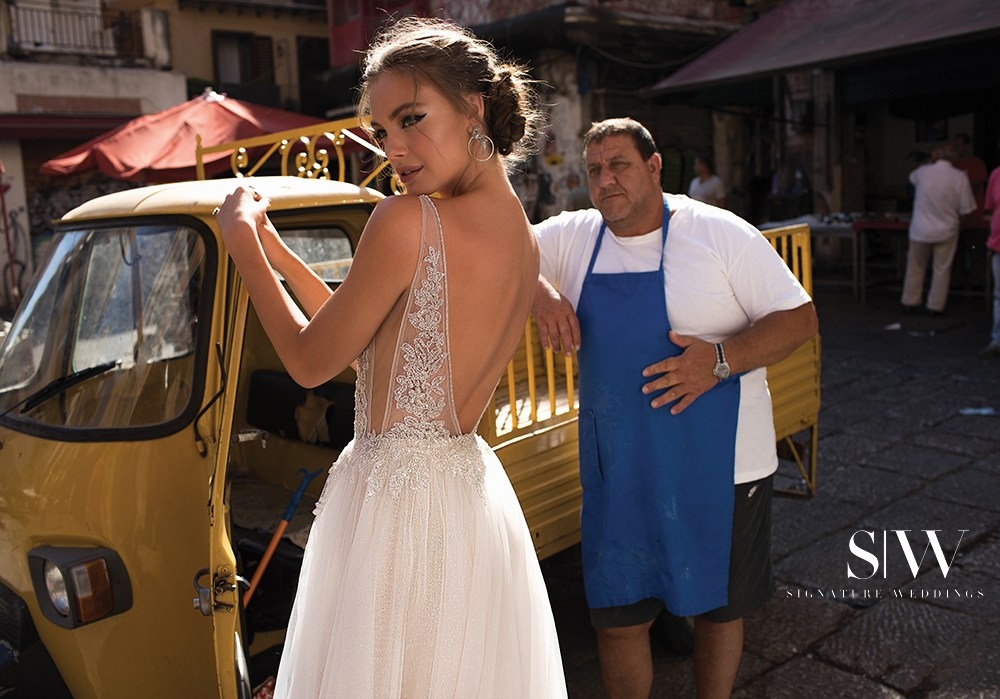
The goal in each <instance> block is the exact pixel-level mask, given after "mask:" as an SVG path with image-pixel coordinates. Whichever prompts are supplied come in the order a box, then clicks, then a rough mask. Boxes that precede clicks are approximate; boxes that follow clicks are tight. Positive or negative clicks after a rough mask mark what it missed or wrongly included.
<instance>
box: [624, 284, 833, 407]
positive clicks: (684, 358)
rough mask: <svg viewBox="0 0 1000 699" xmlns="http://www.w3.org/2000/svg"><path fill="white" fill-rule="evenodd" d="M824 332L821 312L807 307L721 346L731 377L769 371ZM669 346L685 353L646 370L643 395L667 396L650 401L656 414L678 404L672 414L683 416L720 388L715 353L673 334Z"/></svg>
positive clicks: (771, 318)
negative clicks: (820, 323) (755, 370)
mask: <svg viewBox="0 0 1000 699" xmlns="http://www.w3.org/2000/svg"><path fill="white" fill-rule="evenodd" d="M818 330H819V320H818V319H817V317H816V308H815V307H814V306H813V304H812V303H806V304H803V305H802V306H799V307H798V308H795V309H792V310H790V311H776V312H774V313H771V314H769V315H766V316H764V317H763V318H761V319H760V320H759V321H757V322H756V323H754V324H753V325H751V326H750V327H749V328H747V329H746V330H744V331H743V332H741V333H739V334H737V335H734V336H732V337H730V338H728V339H726V340H724V341H723V343H722V348H723V350H724V351H725V353H726V360H727V361H728V362H729V368H730V370H731V371H732V373H734V374H737V373H741V372H745V371H750V370H751V369H757V368H759V367H763V366H768V365H770V364H774V363H775V362H778V361H781V360H782V359H784V358H785V357H787V356H788V355H789V354H791V353H792V352H793V351H794V350H795V349H796V348H798V347H799V345H801V344H802V343H803V342H805V341H806V340H808V339H809V338H811V337H812V336H813V335H815V334H816V333H817V332H818ZM670 340H671V342H673V343H674V344H676V345H677V346H678V347H680V348H681V349H682V350H683V352H682V353H681V354H679V355H677V356H675V357H669V358H667V359H664V360H662V361H659V362H657V363H656V364H652V365H650V366H648V367H646V368H645V369H644V370H643V372H642V375H643V376H645V377H647V378H651V377H655V378H653V380H652V381H650V382H649V383H647V384H645V385H644V386H643V387H642V392H643V393H647V394H648V393H655V392H656V391H663V390H664V389H667V390H666V391H665V392H664V393H662V394H660V395H658V396H657V397H656V398H654V399H653V400H652V401H651V403H650V404H651V405H652V406H653V407H654V408H659V407H662V406H664V405H666V404H668V403H671V402H673V401H677V403H676V404H674V405H672V406H671V407H670V413H671V414H673V415H676V414H677V413H680V412H681V411H683V410H684V409H685V408H687V407H688V406H689V405H691V404H692V403H693V402H694V401H695V399H697V398H698V396H700V395H701V394H702V393H704V392H705V391H707V390H709V389H710V388H712V387H713V386H714V385H715V384H716V381H717V380H716V378H715V375H714V374H713V373H712V369H713V368H714V367H715V359H716V357H715V347H714V346H713V345H712V344H711V343H709V342H705V341H704V340H699V339H698V338H695V337H691V336H687V335H679V334H678V333H676V332H673V331H671V333H670Z"/></svg>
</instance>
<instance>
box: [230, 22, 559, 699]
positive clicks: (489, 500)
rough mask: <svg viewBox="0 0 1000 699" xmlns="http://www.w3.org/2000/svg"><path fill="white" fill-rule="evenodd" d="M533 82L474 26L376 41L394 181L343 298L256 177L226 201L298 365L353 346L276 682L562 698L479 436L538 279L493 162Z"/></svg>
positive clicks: (549, 631) (297, 373) (372, 74)
mask: <svg viewBox="0 0 1000 699" xmlns="http://www.w3.org/2000/svg"><path fill="white" fill-rule="evenodd" d="M531 98H532V92H531V89H530V83H529V82H528V81H527V80H526V76H525V74H524V72H523V70H522V69H521V68H519V67H517V66H514V65H510V64H503V63H501V62H500V61H499V60H498V58H497V56H496V54H495V52H494V50H493V48H492V47H491V46H490V45H489V44H487V43H485V42H482V41H480V40H478V39H476V38H475V37H473V36H472V35H471V34H470V33H468V32H467V31H466V30H464V29H462V28H460V27H458V26H457V25H454V24H452V23H449V22H443V21H440V20H428V19H418V18H408V19H405V20H401V21H399V22H396V23H395V24H393V25H391V26H390V27H389V28H388V29H387V30H385V31H384V32H383V33H382V34H381V35H380V37H378V38H377V39H376V41H375V43H374V45H373V46H372V47H371V48H370V50H369V51H368V54H367V56H366V60H365V64H364V73H363V85H362V91H361V99H360V104H359V113H360V114H361V115H362V117H363V119H364V120H365V121H366V122H368V123H369V128H370V130H371V133H372V134H373V135H374V137H375V138H376V139H377V140H378V142H379V143H380V145H381V147H382V148H383V150H384V151H385V153H386V157H387V158H388V160H389V162H390V164H391V165H392V168H393V171H394V172H395V174H396V175H397V176H398V178H399V180H400V181H401V182H402V183H403V185H404V186H405V188H406V192H407V193H406V194H405V195H402V196H395V197H389V198H387V199H385V200H384V201H382V202H381V203H379V205H378V206H377V207H376V208H375V211H374V212H373V214H372V216H371V219H370V220H369V222H368V225H367V227H366V228H365V232H364V235H363V236H362V239H361V242H360V244H359V245H358V249H357V252H356V255H355V257H354V261H353V264H352V267H351V271H350V273H349V274H348V275H347V278H346V279H345V280H344V282H343V284H341V285H340V287H339V288H338V289H337V291H336V293H331V292H330V290H329V289H328V288H327V286H326V285H325V284H324V283H323V282H322V281H321V280H319V279H318V277H316V276H315V275H313V274H312V273H311V272H310V270H309V269H308V268H307V267H306V266H305V265H304V264H303V263H302V262H301V261H300V260H299V259H298V258H297V257H296V256H295V255H294V253H292V252H291V251H290V250H289V249H288V248H287V247H286V246H285V245H284V244H283V243H282V242H281V240H280V238H279V237H278V236H277V234H276V232H275V230H274V228H273V227H272V226H271V224H270V222H269V221H268V219H267V215H266V210H267V201H266V199H264V198H262V197H261V196H260V195H259V194H257V193H256V192H254V191H253V190H252V189H249V188H245V187H241V188H239V189H237V191H236V192H234V193H233V194H232V195H230V196H229V197H228V198H227V199H226V201H225V203H224V204H223V205H222V207H221V211H220V212H219V214H218V217H219V221H220V226H221V227H222V230H223V234H224V239H225V244H226V247H227V248H228V250H229V254H230V255H231V257H232V258H233V260H234V262H235V263H236V265H237V267H238V269H239V271H240V274H241V275H242V277H243V280H244V283H245V284H246V287H247V289H248V291H249V293H250V297H251V299H252V301H253V304H254V307H255V309H256V310H257V313H258V315H259V316H260V319H261V322H262V323H263V326H264V328H265V330H266V331H267V334H268V336H269V337H270V338H271V341H272V343H273V345H274V347H275V349H276V351H277V352H278V355H279V357H280V358H281V360H282V362H283V363H284V365H285V367H286V369H287V370H288V372H289V373H290V375H291V376H292V377H293V378H294V379H295V380H296V381H298V382H299V383H300V384H301V385H303V386H306V387H311V386H316V385H318V384H320V383H322V382H324V381H327V380H329V379H330V378H332V377H333V376H335V375H336V374H338V373H339V372H340V371H341V370H343V369H344V368H345V367H346V366H348V365H349V364H350V363H351V362H353V361H354V360H355V359H357V368H358V380H357V394H356V403H357V416H356V419H355V439H354V441H352V442H351V443H350V444H349V445H348V446H347V447H346V448H345V450H344V451H343V453H342V454H341V456H340V458H339V459H338V460H337V462H336V463H335V464H334V465H333V467H332V468H331V470H330V475H329V478H328V480H327V484H326V486H325V488H324V491H323V494H322V496H321V497H320V500H319V503H318V504H317V506H316V520H315V522H314V524H313V528H312V531H311V534H310V539H309V542H308V545H307V546H306V551H305V556H304V560H303V567H302V573H301V576H300V578H299V587H298V593H297V596H296V600H295V605H294V608H293V610H292V615H291V620H290V623H289V628H288V634H287V638H286V643H285V647H284V652H283V654H282V658H281V666H280V670H279V672H278V678H277V688H276V693H275V696H276V697H283V698H286V699H287V698H292V699H310V698H312V697H347V698H349V699H358V698H364V697H378V698H380V699H381V698H383V697H407V698H415V697H433V698H435V699H437V698H438V697H462V698H463V699H465V698H468V697H512V698H517V699H526V698H529V697H530V698H532V699H536V698H537V699H545V698H548V697H564V696H565V695H566V687H565V680H564V677H563V669H562V662H561V659H560V655H559V644H558V639H557V637H556V630H555V624H554V622H553V618H552V611H551V608H550V606H549V601H548V596H547V593H546V589H545V582H544V580H543V578H542V575H541V572H540V569H539V566H538V560H537V558H536V556H535V552H534V549H533V547H532V542H531V538H530V535H529V532H528V529H527V526H526V525H525V521H524V515H523V513H522V511H521V508H520V504H519V502H518V500H517V497H516V496H515V494H514V491H513V489H512V488H511V485H510V481H509V480H508V479H507V476H506V474H505V472H504V470H503V467H502V466H501V464H500V463H499V461H498V460H497V458H496V456H495V455H494V454H493V452H492V450H491V449H490V448H489V447H488V446H487V445H486V444H485V443H484V442H483V440H482V439H481V438H479V437H478V436H477V435H476V434H475V429H476V426H477V424H478V423H479V419H480V417H481V416H482V414H483V412H484V410H485V407H486V405H487V403H488V401H489V399H490V396H491V395H492V394H493V391H494V390H495V388H496V385H497V382H498V380H499V378H500V376H501V374H502V372H503V371H504V368H505V366H506V364H507V361H508V359H509V358H510V356H511V355H512V353H513V352H514V349H515V348H516V346H517V344H518V342H519V339H520V336H521V333H522V332H523V329H524V323H525V319H526V317H527V314H528V309H529V306H530V304H531V300H532V295H533V293H534V289H535V285H536V283H537V279H538V253H537V249H536V247H535V239H534V236H533V235H532V233H531V230H530V227H529V223H528V220H527V218H526V217H525V214H524V211H523V209H522V207H521V205H520V202H519V201H518V199H517V197H516V195H515V193H514V190H513V188H512V187H511V185H510V183H509V181H508V179H507V176H506V172H505V161H506V160H508V159H509V158H510V157H511V156H516V155H517V153H518V151H519V149H521V148H522V147H523V146H525V145H526V144H529V145H530V144H531V142H532V140H533V136H534V135H535V133H536V132H537V124H538V112H537V111H535V109H534V107H533V102H532V99H531ZM432 193H433V194H436V195H437V196H436V197H435V198H434V199H431V198H430V197H428V196H427V195H430V194H432ZM276 272H277V273H280V274H281V275H283V276H284V277H285V279H286V280H287V282H288V284H289V285H290V286H291V288H292V290H293V291H294V292H295V295H296V297H297V298H298V300H299V303H301V309H300V308H299V306H297V305H296V304H295V303H294V302H293V301H292V298H291V297H290V296H289V295H288V294H287V293H286V292H285V291H284V290H283V288H282V285H281V283H280V281H279V277H278V276H277V274H276Z"/></svg>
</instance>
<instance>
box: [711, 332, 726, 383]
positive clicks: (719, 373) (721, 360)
mask: <svg viewBox="0 0 1000 699" xmlns="http://www.w3.org/2000/svg"><path fill="white" fill-rule="evenodd" d="M712 373H713V374H715V378H717V379H718V380H719V381H722V380H723V379H728V378H729V362H727V361H726V353H725V352H724V351H723V349H722V343H721V342H716V343H715V368H714V369H712Z"/></svg>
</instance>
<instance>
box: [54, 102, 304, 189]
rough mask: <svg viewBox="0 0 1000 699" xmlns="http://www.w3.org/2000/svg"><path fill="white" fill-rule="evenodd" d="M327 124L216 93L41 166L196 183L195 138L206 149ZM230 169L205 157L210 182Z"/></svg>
mask: <svg viewBox="0 0 1000 699" xmlns="http://www.w3.org/2000/svg"><path fill="white" fill-rule="evenodd" d="M321 123H323V120H321V119H317V118H315V117H311V116H305V115H303V114H296V113H294V112H288V111H285V110H283V109H275V108H273V107H263V106H261V105H257V104H251V103H250V102H241V101H240V100H237V99H233V98H232V97H227V96H226V95H224V94H219V93H217V92H213V91H211V90H206V91H205V93H204V94H203V95H199V96H198V97H195V98H194V99H191V100H188V101H187V102H184V103H183V104H179V105H177V106H175V107H170V108H168V109H164V110H163V111H160V112H155V113H153V114H145V115H143V116H141V117H137V118H135V119H133V120H132V121H129V122H126V123H124V124H122V125H121V126H119V127H118V128H117V129H113V130H111V131H109V132H107V133H106V134H102V135H101V136H98V137H97V138H94V139H91V140H90V141H87V142H86V143H84V144H83V145H81V146H78V147H76V148H74V149H73V150H71V151H68V152H66V153H63V154H62V155H60V156H57V157H55V158H53V159H52V160H49V161H47V162H45V163H43V164H42V167H41V171H42V173H44V174H46V175H70V174H73V173H78V172H86V171H88V170H93V169H95V168H96V169H99V170H100V171H101V172H103V173H104V174H105V175H107V176H108V177H113V178H115V179H119V180H129V181H132V182H136V181H142V182H179V181H183V180H193V179H195V137H196V136H197V135H201V142H202V145H204V146H210V145H215V144H219V143H228V142H230V141H235V140H238V139H242V138H251V137H253V136H262V135H264V134H269V133H274V132H276V131H285V130H288V129H297V128H302V127H305V126H311V125H313V124H321ZM228 169H229V154H228V153H212V154H210V155H208V156H206V158H205V171H206V174H207V175H208V176H209V177H211V176H212V175H217V174H219V173H220V172H224V171H226V170H228Z"/></svg>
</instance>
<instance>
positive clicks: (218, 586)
mask: <svg viewBox="0 0 1000 699" xmlns="http://www.w3.org/2000/svg"><path fill="white" fill-rule="evenodd" d="M278 136H281V135H278ZM300 136H301V134H298V133H292V134H291V136H290V138H292V139H293V140H294V139H298V138H299V137H300ZM327 136H329V134H327ZM348 137H349V136H348ZM275 142H276V143H281V144H282V145H281V146H280V147H279V150H281V151H282V152H284V148H285V146H286V145H287V144H288V142H289V138H281V139H280V141H275ZM343 142H344V140H343V138H340V139H339V144H340V145H342V144H343ZM244 145H246V146H247V147H248V148H252V147H257V146H260V145H261V144H260V143H257V142H253V143H249V142H248V143H247V144H244ZM334 145H335V146H337V151H338V155H339V156H340V158H341V163H343V157H342V156H343V153H342V152H341V151H340V148H339V145H338V141H337V140H336V139H335V140H334ZM235 146H239V144H235ZM235 146H234V144H228V145H226V146H222V147H220V148H221V149H222V150H226V149H227V148H228V150H230V151H232V152H233V163H234V171H236V170H238V169H239V168H240V167H243V164H245V162H246V161H245V159H244V158H243V155H244V154H245V152H246V151H245V150H244V149H243V147H242V146H240V147H238V148H237V147H235ZM205 150H206V151H210V150H211V149H205ZM272 150H273V149H272ZM315 154H316V155H319V156H323V157H326V156H325V151H316V153H315ZM201 156H202V150H201V149H200V147H199V158H200V157H201ZM313 160H315V159H313ZM250 172H251V174H252V168H251V171H250ZM282 172H287V169H286V168H282ZM297 174H299V175H300V176H299V177H295V176H288V175H277V176H267V177H262V176H253V177H252V178H251V179H247V178H237V177H233V178H229V179H218V180H204V181H193V182H182V183H175V184H166V185H157V186H151V187H144V188H139V189H133V190H128V191H124V192H119V193H116V194H110V195H107V196H103V197H100V198H98V199H95V200H93V201H90V202H88V203H86V204H84V205H82V206H80V207H78V208H76V209H74V210H73V211H71V212H69V213H68V214H66V215H65V216H64V217H63V218H62V219H61V221H59V223H58V227H57V233H56V236H55V237H54V239H53V242H52V244H51V246H50V248H49V254H48V257H47V259H46V260H45V261H44V263H43V264H42V265H41V266H40V269H39V271H38V272H37V274H36V277H35V280H34V282H33V285H32V287H31V289H30V290H29V292H28V294H27V295H26V297H25V299H24V301H23V302H22V303H21V305H20V308H19V310H18V313H17V315H16V316H15V317H14V319H13V321H12V325H11V327H10V329H9V332H8V335H7V337H6V340H5V341H4V343H3V345H2V347H0V696H17V697H53V698H56V699H58V698H61V697H75V698H76V699H91V698H98V697H100V698H102V699H108V698H114V697H125V696H132V695H134V694H137V693H138V694H142V695H143V696H148V697H199V698H201V697H222V698H224V699H235V698H244V697H249V696H251V692H252V688H253V687H256V686H257V685H258V683H259V682H261V681H263V680H264V679H265V678H267V677H268V676H270V675H271V674H273V673H274V672H275V670H276V668H277V664H278V659H279V658H280V648H281V643H282V640H283V635H284V629H285V626H286V623H287V619H288V615H289V612H290V608H291V603H292V598H293V595H294V592H295V587H296V582H297V578H298V570H299V565H300V562H301V558H302V552H303V546H304V543H305V539H306V537H307V535H308V530H309V526H310V524H311V520H312V508H313V503H314V502H315V498H316V497H317V496H318V495H319V493H320V491H321V489H322V486H323V483H324V480H325V478H326V473H327V469H328V468H329V466H330V464H331V463H332V462H333V461H334V460H335V459H336V457H337V455H338V453H339V451H340V449H341V448H343V446H344V445H345V444H346V443H347V442H348V441H349V440H350V439H351V437H352V433H353V421H354V385H353V384H354V378H355V377H354V374H353V372H352V371H351V370H349V369H348V370H345V372H343V373H342V374H341V375H340V376H337V377H335V378H334V379H333V380H332V381H330V382H328V383H327V384H325V385H323V386H319V387H317V388H315V389H312V390H305V389H303V388H301V387H299V386H297V385H296V384H295V383H294V382H293V381H291V379H290V378H289V377H288V375H287V374H286V373H285V371H284V370H283V368H282V366H281V363H280V361H279V360H278V358H277V355H276V354H275V352H274V349H273V347H272V346H271V344H270V342H269V341H268V339H267V337H266V335H265V334H264V332H263V330H262V328H261V326H260V323H259V321H258V319H257V316H256V314H255V313H254V310H253V307H252V305H251V304H250V303H249V301H248V297H247V294H246V291H245V290H244V289H243V288H242V285H241V282H240V279H239V276H238V275H237V273H236V270H235V268H234V266H233V265H232V264H231V263H230V262H229V260H228V257H227V255H226V253H225V250H224V249H223V247H222V243H221V238H220V235H219V230H218V226H217V223H216V221H215V219H214V217H213V216H212V210H213V209H214V207H216V206H218V205H219V204H220V203H221V202H222V200H223V199H224V198H225V196H226V195H227V194H229V193H230V192H232V191H233V190H234V189H235V188H236V187H237V186H238V185H239V184H248V183H249V184H252V185H253V186H255V187H256V188H257V189H258V190H259V191H260V192H261V193H262V194H264V195H265V196H266V197H267V198H268V199H270V201H271V210H270V216H271V219H272V220H273V222H274V224H275V226H276V227H277V228H278V230H279V232H280V233H281V235H282V237H283V238H284V239H285V241H286V242H287V243H288V244H289V246H290V247H292V248H293V249H294V250H295V251H296V252H297V253H298V254H299V255H300V256H301V257H302V258H303V259H305V260H306V261H307V262H308V263H310V264H311V265H312V266H313V268H314V269H315V270H316V271H317V272H318V273H319V274H320V275H321V276H322V277H323V278H324V279H325V280H326V281H327V282H328V283H329V284H330V285H331V286H332V287H336V286H337V284H338V283H339V282H340V281H342V280H343V278H344V276H345V275H346V273H347V270H348V269H349V267H350V262H351V258H352V255H353V252H354V250H355V249H356V247H357V243H358V240H359V238H360V236H361V232H362V229H363V227H364V225H365V222H366V221H367V219H368V217H369V215H370V213H371V211H372V209H373V208H374V206H375V205H376V204H377V203H378V201H379V200H380V199H381V198H382V196H383V195H382V194H381V193H379V192H377V191H375V190H373V189H370V188H367V187H365V186H356V185H353V184H347V183H344V182H342V181H334V180H331V179H325V178H324V177H323V176H315V175H316V171H315V170H314V169H310V168H309V167H305V168H303V167H302V166H300V167H299V168H298V172H297ZM324 175H325V173H324ZM340 179H344V170H343V168H342V169H341V171H340ZM804 231H805V233H804V238H803V236H802V233H803V231H802V230H798V231H773V232H769V236H770V237H771V238H772V240H773V241H774V242H775V244H776V245H781V244H784V245H785V246H786V250H785V251H784V252H783V254H784V255H785V256H786V259H787V260H789V263H790V264H793V266H794V260H798V263H797V264H799V266H800V269H798V270H797V273H798V274H799V275H800V277H802V275H803V274H807V273H808V260H809V258H808V240H809V237H808V230H807V229H804ZM796 236H797V237H796ZM803 240H804V242H803ZM803 246H804V247H803ZM803 250H804V254H803ZM803 261H804V267H803V266H802V265H803ZM532 330H533V328H532V324H531V322H530V321H529V323H528V324H527V325H526V328H525V339H524V342H523V343H522V345H521V347H520V349H519V350H518V351H517V353H516V354H515V356H514V358H513V359H512V360H511V362H510V364H509V366H508V370H507V373H506V375H505V376H504V377H503V378H502V380H501V381H500V384H499V386H498V387H497V390H496V393H495V397H494V400H493V403H492V405H491V406H490V407H489V408H488V409H487V411H486V413H485V416H484V418H483V421H482V423H481V425H480V427H479V431H480V433H481V434H482V435H483V437H484V438H485V439H486V440H487V442H488V443H489V444H490V445H492V446H493V448H494V449H495V450H496V452H497V454H498V456H499V457H500V460H501V461H502V462H503V464H504V466H505V468H506V470H507V472H508V475H509V476H510V479H511V482H512V484H513V485H514V488H515V490H516V492H517V494H518V497H519V499H520V502H521V504H522V507H523V509H524V512H525V516H526V519H527V521H528V526H529V529H530V530H531V532H532V535H533V537H534V541H535V547H536V551H537V552H538V555H539V556H540V557H542V558H544V557H546V556H549V555H551V554H554V553H556V552H558V551H561V550H563V549H565V548H567V547H569V546H571V545H573V544H575V543H577V542H578V541H579V517H580V485H579V481H578V464H577V447H576V440H577V432H576V396H575V385H574V377H575V366H574V363H573V361H572V359H567V358H563V357H557V356H553V354H552V353H551V352H549V353H545V352H542V351H541V350H540V348H539V347H538V344H537V342H535V341H534V337H533V333H532ZM790 359H791V360H792V365H793V368H792V370H791V371H790V372H789V371H785V370H779V371H778V374H780V375H782V376H787V377H790V378H788V379H787V380H786V383H787V384H788V388H783V389H782V391H783V392H784V393H782V394H781V395H776V396H775V414H776V416H778V415H779V410H780V411H781V420H782V421H783V422H782V424H783V427H780V428H779V435H778V436H779V438H788V442H789V444H790V445H792V446H793V447H795V446H797V445H798V444H799V443H797V442H794V441H792V440H791V436H792V435H794V434H796V433H798V432H801V431H802V430H804V429H812V431H813V441H812V449H811V451H808V452H802V451H801V449H800V452H797V453H796V460H797V461H798V462H799V468H800V469H801V470H802V475H803V478H804V482H805V483H806V485H807V488H808V490H809V492H811V489H812V487H813V485H814V477H815V424H816V419H815V418H816V414H817V413H818V406H819V383H818V377H819V345H818V340H817V341H816V342H815V343H807V345H804V346H803V348H800V351H799V352H797V353H796V355H793V358H790ZM786 361H788V360H786ZM779 384H780V379H779ZM784 395H787V396H788V398H787V399H783V398H782V396H784ZM807 446H808V445H807ZM810 461H811V468H810V464H809V462H810ZM298 498H301V500H300V501H299V502H298V506H297V508H294V512H293V508H292V507H291V505H292V503H293V502H294V501H296V500H297V499H298ZM283 521H287V526H286V525H285V524H282V522H283ZM275 532H278V536H277V537H276V536H275ZM251 583H252V584H253V591H252V593H250V587H251Z"/></svg>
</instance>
